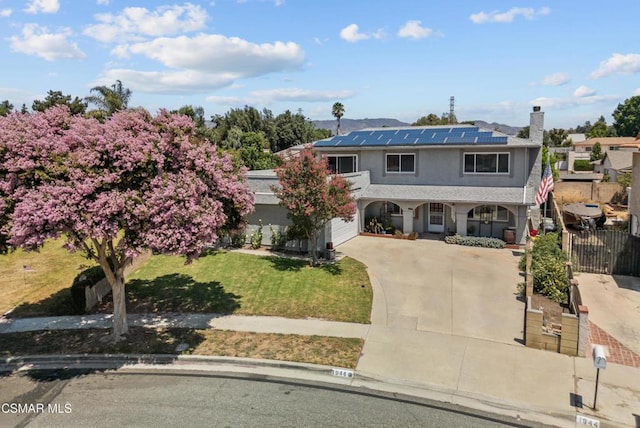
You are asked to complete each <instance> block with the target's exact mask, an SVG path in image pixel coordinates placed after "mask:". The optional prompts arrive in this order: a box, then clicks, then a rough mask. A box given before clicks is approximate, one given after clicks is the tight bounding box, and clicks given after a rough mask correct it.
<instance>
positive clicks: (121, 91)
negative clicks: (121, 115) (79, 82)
mask: <svg viewBox="0 0 640 428" xmlns="http://www.w3.org/2000/svg"><path fill="white" fill-rule="evenodd" d="M90 92H92V93H93V92H97V95H89V96H88V97H85V101H86V102H88V103H92V104H95V105H96V106H98V111H99V112H100V113H101V115H104V116H106V117H109V116H111V115H112V114H113V113H115V112H116V111H118V110H126V108H127V105H128V104H129V98H131V90H130V89H127V88H125V87H124V86H123V85H122V82H121V81H120V80H116V83H114V84H113V85H111V87H107V86H95V87H93V88H91V91H90Z"/></svg>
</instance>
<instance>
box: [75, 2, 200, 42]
mask: <svg viewBox="0 0 640 428" xmlns="http://www.w3.org/2000/svg"><path fill="white" fill-rule="evenodd" d="M94 17H95V19H96V20H97V21H98V22H100V23H99V24H95V25H90V26H88V27H87V28H85V30H84V34H85V35H87V36H89V37H92V38H94V39H96V40H99V41H101V42H107V43H108V42H113V41H115V40H120V41H123V40H137V41H140V40H144V38H146V37H159V36H166V35H172V34H177V33H185V32H190V31H197V30H201V29H203V28H204V27H205V23H206V20H207V11H206V10H205V9H203V8H202V7H200V6H197V5H193V4H191V3H185V4H184V5H183V6H178V5H173V6H160V7H158V8H157V9H156V10H154V11H150V10H149V9H146V8H143V7H127V8H124V9H123V10H122V12H121V13H120V14H118V15H114V14H111V13H101V14H97V15H95V16H94Z"/></svg>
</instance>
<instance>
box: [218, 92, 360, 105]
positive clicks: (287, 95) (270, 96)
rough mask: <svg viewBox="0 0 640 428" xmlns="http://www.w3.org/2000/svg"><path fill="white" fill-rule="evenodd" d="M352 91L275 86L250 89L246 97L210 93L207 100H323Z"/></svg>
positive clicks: (237, 102)
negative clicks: (255, 89)
mask: <svg viewBox="0 0 640 428" xmlns="http://www.w3.org/2000/svg"><path fill="white" fill-rule="evenodd" d="M354 94H355V93H354V92H353V91H318V90H312V89H301V88H276V89H265V90H259V91H251V92H249V94H248V95H247V96H246V97H232V96H217V95H211V96H208V97H207V98H206V100H207V101H209V102H213V103H216V104H220V105H224V106H243V105H270V104H272V103H275V102H291V101H296V102H324V101H335V100H336V99H348V98H351V97H352V96H353V95H354Z"/></svg>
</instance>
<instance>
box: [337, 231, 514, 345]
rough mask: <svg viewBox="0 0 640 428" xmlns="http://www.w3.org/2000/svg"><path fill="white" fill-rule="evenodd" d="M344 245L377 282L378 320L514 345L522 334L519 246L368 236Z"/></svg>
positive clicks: (341, 248)
mask: <svg viewBox="0 0 640 428" xmlns="http://www.w3.org/2000/svg"><path fill="white" fill-rule="evenodd" d="M338 251H340V252H342V253H343V254H344V255H346V256H349V257H352V258H354V259H357V260H360V261H361V262H363V263H365V264H366V265H367V267H368V269H369V273H370V275H372V277H373V278H374V280H377V282H378V283H379V289H378V290H376V289H375V288H374V293H376V292H377V293H382V294H383V297H384V299H381V298H380V296H378V299H376V301H375V302H374V309H373V310H374V313H373V314H372V324H373V325H374V326H375V325H376V324H380V323H385V321H386V323H385V326H386V327H389V328H392V329H403V330H411V331H426V332H435V333H441V334H448V335H453V336H462V337H471V338H476V339H483V340H490V341H495V342H501V343H506V344H511V345H518V344H519V343H520V342H521V341H522V339H523V333H522V330H523V313H524V303H523V302H522V301H521V300H518V299H517V284H518V283H519V282H522V281H523V279H522V277H520V275H519V272H518V268H517V265H518V259H519V256H518V255H517V252H515V253H514V251H512V250H507V249H501V250H497V249H489V248H473V247H465V246H460V245H450V244H446V243H444V242H443V241H433V240H426V239H421V240H416V241H409V240H400V239H383V238H376V237H364V236H359V237H356V238H354V239H352V240H350V241H348V242H346V243H344V244H342V245H340V246H339V247H338ZM380 312H383V313H380ZM385 316H386V320H385Z"/></svg>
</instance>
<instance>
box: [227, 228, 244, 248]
mask: <svg viewBox="0 0 640 428" xmlns="http://www.w3.org/2000/svg"><path fill="white" fill-rule="evenodd" d="M229 238H230V240H231V246H232V247H233V248H241V247H242V246H243V245H244V244H245V242H247V235H246V233H244V232H241V231H238V232H234V233H232V234H231V235H230V236H229Z"/></svg>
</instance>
